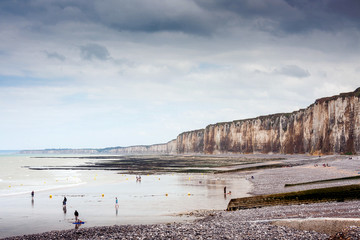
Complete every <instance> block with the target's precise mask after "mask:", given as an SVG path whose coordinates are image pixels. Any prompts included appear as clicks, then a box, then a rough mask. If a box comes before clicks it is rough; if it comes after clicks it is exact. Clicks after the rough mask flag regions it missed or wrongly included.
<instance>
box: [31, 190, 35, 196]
mask: <svg viewBox="0 0 360 240" xmlns="http://www.w3.org/2000/svg"><path fill="white" fill-rule="evenodd" d="M34 195H35V193H34V190H33V191H32V192H31V197H32V198H34Z"/></svg>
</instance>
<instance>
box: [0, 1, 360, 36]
mask: <svg viewBox="0 0 360 240" xmlns="http://www.w3.org/2000/svg"><path fill="white" fill-rule="evenodd" d="M359 12H360V2H359V1H358V0H345V1H344V0H322V1H312V0H273V1H262V0H244V1H232V0H224V1H217V0H184V1H169V0H167V1H160V0H153V1H145V0H133V1H125V0H122V1H115V0H108V1H86V0H79V1H69V0H59V1H41V0H37V1H27V0H17V1H16V4H15V3H14V1H12V0H3V1H0V15H1V19H2V20H4V19H12V18H14V17H21V18H24V19H31V20H36V21H38V23H42V24H50V25H54V24H57V23H59V22H63V21H75V22H76V21H79V22H96V23H101V24H103V25H104V26H107V27H109V28H113V29H116V30H118V31H139V32H159V31H170V32H184V33H188V34H196V35H197V34H215V33H216V31H217V30H218V29H222V28H227V27H230V26H233V25H234V24H250V25H251V26H252V27H253V28H256V29H259V30H265V31H270V32H272V33H274V34H280V33H301V32H306V31H312V30H322V31H338V30H342V29H344V28H357V29H359V28H360V14H359Z"/></svg>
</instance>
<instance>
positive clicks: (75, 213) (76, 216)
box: [74, 210, 79, 222]
mask: <svg viewBox="0 0 360 240" xmlns="http://www.w3.org/2000/svg"><path fill="white" fill-rule="evenodd" d="M74 215H75V222H78V221H79V218H78V217H79V213H78V211H77V210H75V212H74Z"/></svg>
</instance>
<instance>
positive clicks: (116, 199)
mask: <svg viewBox="0 0 360 240" xmlns="http://www.w3.org/2000/svg"><path fill="white" fill-rule="evenodd" d="M118 212H119V201H118V198H117V197H116V198H115V213H116V216H117V215H118Z"/></svg>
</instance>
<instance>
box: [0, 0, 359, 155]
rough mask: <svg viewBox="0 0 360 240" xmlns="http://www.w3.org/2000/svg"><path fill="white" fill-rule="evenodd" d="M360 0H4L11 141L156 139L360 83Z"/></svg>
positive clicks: (2, 85)
mask: <svg viewBox="0 0 360 240" xmlns="http://www.w3.org/2000/svg"><path fill="white" fill-rule="evenodd" d="M359 13H360V1H358V0H317V1H313V0H271V1H265V0H262V1H261V0H239V1H234V0H222V1H220V0H179V1H174V0H151V1H150V0H77V1H73V0H1V1H0V150H13V149H44V148H104V147H115V146H131V145H149V144H156V143H165V142H168V141H170V140H172V139H175V138H176V137H177V135H178V134H180V133H181V132H184V131H189V130H195V129H201V128H205V127H206V126H207V125H209V124H213V123H217V122H226V121H233V120H239V119H247V118H254V117H257V116H261V115H269V114H275V113H282V112H293V111H296V110H298V109H300V108H306V107H308V106H309V105H310V104H312V103H313V102H314V101H315V100H316V99H318V98H321V97H326V96H333V95H337V94H339V93H341V92H350V91H354V90H355V89H356V88H357V87H360V77H359V76H360V14H359Z"/></svg>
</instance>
